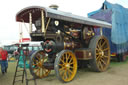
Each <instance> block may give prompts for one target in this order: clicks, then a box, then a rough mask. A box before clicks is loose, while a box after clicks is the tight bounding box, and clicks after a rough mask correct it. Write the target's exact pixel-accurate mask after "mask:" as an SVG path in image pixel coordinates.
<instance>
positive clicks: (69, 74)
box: [67, 69, 71, 78]
mask: <svg viewBox="0 0 128 85" xmlns="http://www.w3.org/2000/svg"><path fill="white" fill-rule="evenodd" d="M67 74H68V77H69V78H70V76H71V73H70V71H69V69H68V70H67Z"/></svg>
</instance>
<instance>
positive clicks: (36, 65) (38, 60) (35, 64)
mask: <svg viewBox="0 0 128 85" xmlns="http://www.w3.org/2000/svg"><path fill="white" fill-rule="evenodd" d="M46 61H47V56H46V55H45V53H44V52H38V53H37V54H36V55H35V57H33V58H32V69H33V72H34V74H35V75H36V76H37V77H39V78H43V77H46V76H48V74H49V73H50V71H51V70H49V69H46V68H45V67H44V66H43V63H44V62H46Z"/></svg>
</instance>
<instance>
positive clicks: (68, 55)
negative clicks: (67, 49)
mask: <svg viewBox="0 0 128 85" xmlns="http://www.w3.org/2000/svg"><path fill="white" fill-rule="evenodd" d="M69 57H70V54H69V53H67V54H66V63H67V62H68V60H69Z"/></svg>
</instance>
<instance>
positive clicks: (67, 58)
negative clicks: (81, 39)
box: [54, 50, 77, 82]
mask: <svg viewBox="0 0 128 85" xmlns="http://www.w3.org/2000/svg"><path fill="white" fill-rule="evenodd" d="M54 69H55V73H56V76H57V78H58V79H59V80H60V81H62V82H69V81H71V80H73V79H74V77H75V75H76V72H77V59H76V56H75V55H74V53H73V52H72V51H69V50H63V51H61V52H60V53H59V54H58V56H57V57H56V59H55V63H54Z"/></svg>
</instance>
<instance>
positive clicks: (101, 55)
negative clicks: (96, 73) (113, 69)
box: [95, 37, 110, 71]
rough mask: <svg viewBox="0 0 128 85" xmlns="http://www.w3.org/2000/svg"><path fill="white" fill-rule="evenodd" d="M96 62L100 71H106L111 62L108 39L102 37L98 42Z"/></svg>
mask: <svg viewBox="0 0 128 85" xmlns="http://www.w3.org/2000/svg"><path fill="white" fill-rule="evenodd" d="M95 54H96V64H97V67H98V68H99V70H100V71H105V70H106V69H107V67H108V66H109V63H110V47H109V43H108V40H106V38H104V37H102V38H100V39H99V40H98V41H97V43H96V50H95Z"/></svg>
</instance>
